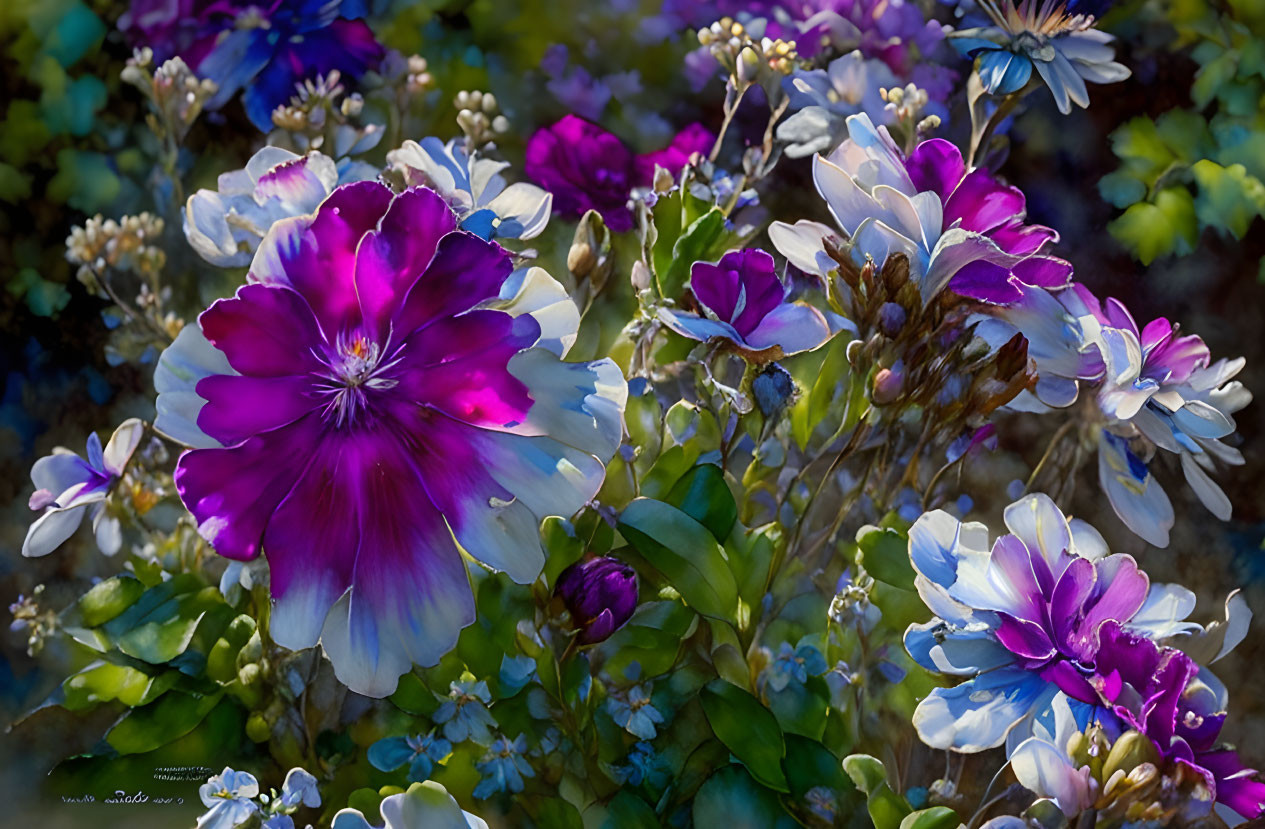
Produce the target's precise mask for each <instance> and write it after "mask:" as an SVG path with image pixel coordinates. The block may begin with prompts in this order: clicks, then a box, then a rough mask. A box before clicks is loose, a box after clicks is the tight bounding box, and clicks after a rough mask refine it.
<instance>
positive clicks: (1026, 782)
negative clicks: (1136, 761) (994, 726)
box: [1010, 737, 1093, 817]
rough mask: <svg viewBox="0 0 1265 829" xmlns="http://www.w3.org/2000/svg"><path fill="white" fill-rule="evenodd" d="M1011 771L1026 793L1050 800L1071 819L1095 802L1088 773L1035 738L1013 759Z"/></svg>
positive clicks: (1012, 757) (1020, 747)
mask: <svg viewBox="0 0 1265 829" xmlns="http://www.w3.org/2000/svg"><path fill="white" fill-rule="evenodd" d="M1010 768H1011V769H1012V770H1013V771H1014V773H1015V779H1017V780H1018V781H1019V783H1020V785H1022V786H1023V787H1024V788H1025V789H1027V790H1028V791H1030V792H1032V793H1034V794H1036V795H1037V796H1038V797H1048V798H1051V799H1052V800H1053V801H1054V802H1055V803H1056V804H1058V807H1059V808H1060V809H1061V810H1062V811H1063V814H1065V815H1067V816H1068V817H1072V816H1075V815H1077V814H1080V812H1081V811H1083V810H1084V809H1085V808H1087V807H1088V806H1089V805H1090V804H1091V803H1092V801H1093V797H1092V796H1091V789H1090V786H1089V769H1088V768H1086V769H1085V770H1084V771H1081V770H1080V769H1078V768H1076V767H1075V766H1074V765H1073V764H1072V762H1071V760H1069V759H1068V757H1067V755H1066V754H1065V753H1064V752H1062V751H1061V750H1059V749H1058V748H1055V747H1054V746H1053V745H1052V744H1051V743H1048V742H1046V741H1044V740H1041V739H1038V738H1036V737H1033V738H1031V739H1029V740H1025V741H1024V742H1023V743H1022V744H1021V745H1020V746H1019V747H1018V748H1016V749H1015V750H1014V752H1013V753H1012V754H1011V755H1010Z"/></svg>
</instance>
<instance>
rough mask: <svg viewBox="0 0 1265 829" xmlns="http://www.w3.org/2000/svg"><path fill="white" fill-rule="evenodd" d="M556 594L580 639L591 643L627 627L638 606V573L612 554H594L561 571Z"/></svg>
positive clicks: (582, 642)
mask: <svg viewBox="0 0 1265 829" xmlns="http://www.w3.org/2000/svg"><path fill="white" fill-rule="evenodd" d="M554 593H555V595H557V596H558V597H560V598H561V599H562V602H563V604H565V605H566V606H567V610H569V611H571V622H572V624H573V625H575V629H576V630H577V631H579V637H578V638H579V642H580V644H582V645H592V644H596V643H597V642H601V641H603V640H605V639H606V638H607V637H608V636H610V635H611V634H612V633H614V632H615V631H617V630H619V629H620V628H621V627H623V626H624V623H625V622H627V621H628V619H629V618H630V617H631V616H632V614H633V610H635V609H636V607H637V574H636V573H635V572H634V571H633V569H632V568H631V567H629V566H628V565H627V564H625V563H624V562H622V561H620V560H619V559H616V558H611V557H610V556H595V557H593V558H587V559H584V560H583V561H579V562H576V563H575V564H572V565H571V566H570V567H568V568H567V569H565V570H563V571H562V575H560V576H558V583H557V585H555V587H554Z"/></svg>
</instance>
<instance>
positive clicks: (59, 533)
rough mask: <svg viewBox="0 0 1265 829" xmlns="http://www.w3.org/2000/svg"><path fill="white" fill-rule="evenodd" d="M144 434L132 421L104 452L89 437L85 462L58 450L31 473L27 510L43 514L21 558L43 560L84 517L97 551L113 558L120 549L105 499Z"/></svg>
mask: <svg viewBox="0 0 1265 829" xmlns="http://www.w3.org/2000/svg"><path fill="white" fill-rule="evenodd" d="M144 434H145V425H144V424H143V423H141V422H140V421H139V420H137V419H136V418H131V419H130V420H125V421H123V423H122V424H121V425H120V426H119V428H117V429H115V430H114V434H113V435H111V436H110V441H109V443H107V444H106V445H105V448H104V449H103V448H102V447H101V438H99V437H97V435H96V433H95V432H94V433H92V434H91V435H89V437H88V451H87V455H88V459H87V460H86V461H85V460H84V459H83V458H81V457H79V456H78V455H76V454H75V453H74V452H71V451H70V450H69V449H64V448H62V447H60V446H59V447H57V448H56V449H54V450H53V454H51V455H48V456H46V457H43V458H40V459H39V460H38V461H36V462H35V465H34V466H32V467H31V482H32V483H34V484H35V492H34V494H32V495H31V500H30V507H31V509H33V510H44V514H43V515H41V516H40V517H39V518H38V519H36V521H35V523H34V524H32V525H31V528H30V529H29V530H28V531H27V533H26V540H25V541H24V542H22V555H24V556H28V557H34V556H45V555H48V554H49V553H51V552H52V551H53V550H55V549H57V548H58V547H60V546H61V545H62V543H63V542H65V541H66V539H68V538H70V536H71V535H73V534H74V532H75V530H76V529H78V528H79V525H80V523H82V521H83V519H84V517H90V518H91V519H92V531H93V532H94V533H95V534H96V537H97V547H99V548H100V549H101V552H103V553H105V554H106V555H108V556H112V555H114V554H115V553H117V552H118V551H119V547H121V546H122V544H123V537H122V530H121V529H120V527H119V520H118V519H117V518H114V517H113V516H111V515H109V514H107V513H106V509H105V499H106V496H107V495H109V493H110V489H111V488H112V487H113V486H114V484H115V482H116V481H118V479H119V477H120V476H122V474H123V470H124V469H126V468H127V463H128V461H129V460H130V459H131V457H132V453H133V452H135V451H136V446H137V444H139V443H140V440H141V437H142V436H143V435H144Z"/></svg>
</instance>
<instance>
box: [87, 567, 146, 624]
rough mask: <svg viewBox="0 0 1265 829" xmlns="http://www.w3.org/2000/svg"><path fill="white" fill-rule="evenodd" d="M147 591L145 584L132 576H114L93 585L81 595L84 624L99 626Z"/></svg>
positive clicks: (125, 608)
mask: <svg viewBox="0 0 1265 829" xmlns="http://www.w3.org/2000/svg"><path fill="white" fill-rule="evenodd" d="M144 592H145V586H144V585H143V584H141V583H140V582H139V581H138V580H137V579H135V578H132V577H131V576H126V575H122V576H114V577H113V578H108V579H106V580H105V581H102V582H100V583H99V584H96V585H94V586H93V588H92V589H91V590H89V591H88V592H87V593H84V594H83V595H82V596H80V597H79V613H80V615H81V616H82V620H83V624H84V625H86V626H87V627H97V626H98V625H103V624H105V623H106V622H108V621H110V620H111V619H113V618H114V617H116V616H118V615H119V614H120V613H122V612H123V611H125V610H127V609H128V608H129V607H131V606H132V605H133V604H135V603H136V600H137V599H139V598H140V597H141V594H142V593H144Z"/></svg>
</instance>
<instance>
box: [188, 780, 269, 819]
mask: <svg viewBox="0 0 1265 829" xmlns="http://www.w3.org/2000/svg"><path fill="white" fill-rule="evenodd" d="M258 795H259V781H258V780H256V779H255V776H254V775H253V774H250V773H249V772H245V771H233V770H232V769H231V768H228V767H227V766H226V767H225V768H224V771H222V772H220V773H219V774H217V775H215V776H214V777H212V778H211V779H210V780H208V781H206V782H205V783H203V784H202V786H201V787H199V789H198V796H199V797H201V798H202V803H203V805H205V806H206V807H207V811H206V813H205V814H203V815H202V816H201V817H200V818H198V829H233V827H235V826H237V825H239V824H241V823H245V822H246V821H247V820H249V819H250V817H251V815H253V814H255V812H257V811H258V810H259V804H257V803H255V801H254V800H253V799H252V798H255V797H257V796H258Z"/></svg>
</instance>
